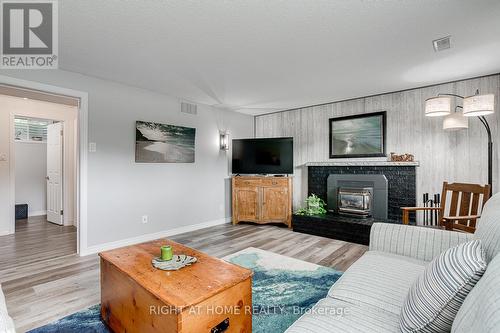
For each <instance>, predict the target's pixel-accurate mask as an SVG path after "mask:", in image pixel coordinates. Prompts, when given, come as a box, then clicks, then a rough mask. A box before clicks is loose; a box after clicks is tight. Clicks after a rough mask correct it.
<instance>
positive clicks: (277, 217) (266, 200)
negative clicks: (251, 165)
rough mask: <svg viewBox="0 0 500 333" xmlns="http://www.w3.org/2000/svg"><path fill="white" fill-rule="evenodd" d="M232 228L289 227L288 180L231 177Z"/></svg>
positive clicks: (260, 177) (289, 201) (289, 181)
mask: <svg viewBox="0 0 500 333" xmlns="http://www.w3.org/2000/svg"><path fill="white" fill-rule="evenodd" d="M232 185H233V186H232V188H233V196H232V200H233V204H232V206H233V224H238V223H239V222H242V221H244V222H254V223H260V224H265V223H284V224H286V225H287V226H288V227H289V228H290V227H291V223H292V178H291V177H265V176H234V177H233V179H232Z"/></svg>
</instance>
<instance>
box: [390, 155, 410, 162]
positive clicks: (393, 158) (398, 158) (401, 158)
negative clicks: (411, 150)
mask: <svg viewBox="0 0 500 333" xmlns="http://www.w3.org/2000/svg"><path fill="white" fill-rule="evenodd" d="M414 161H415V157H414V156H413V155H412V154H408V153H406V154H402V155H398V154H396V153H391V162H414Z"/></svg>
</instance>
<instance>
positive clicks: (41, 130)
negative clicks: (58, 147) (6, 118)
mask: <svg viewBox="0 0 500 333" xmlns="http://www.w3.org/2000/svg"><path fill="white" fill-rule="evenodd" d="M52 123H53V121H52V120H45V119H35V118H24V117H16V118H15V119H14V139H15V140H16V141H23V142H46V141H47V125H49V124H52Z"/></svg>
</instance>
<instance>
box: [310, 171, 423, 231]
mask: <svg viewBox="0 0 500 333" xmlns="http://www.w3.org/2000/svg"><path fill="white" fill-rule="evenodd" d="M306 166H307V169H308V180H307V181H308V195H311V194H312V193H314V194H316V195H317V196H319V197H320V198H322V199H323V200H325V202H327V179H328V176H329V175H331V174H338V175H347V174H353V175H356V174H359V175H374V174H382V175H385V177H386V178H387V182H388V185H389V186H388V207H387V208H388V209H387V216H388V219H387V222H392V223H401V218H402V213H401V207H415V206H416V205H417V200H416V167H417V166H418V162H385V161H353V162H316V163H307V164H306Z"/></svg>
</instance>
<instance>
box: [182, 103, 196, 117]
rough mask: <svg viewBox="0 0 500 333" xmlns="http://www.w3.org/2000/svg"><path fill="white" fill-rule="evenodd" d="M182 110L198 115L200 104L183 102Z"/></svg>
mask: <svg viewBox="0 0 500 333" xmlns="http://www.w3.org/2000/svg"><path fill="white" fill-rule="evenodd" d="M181 112H183V113H189V114H194V115H196V114H198V106H197V105H196V104H192V103H188V102H181Z"/></svg>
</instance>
